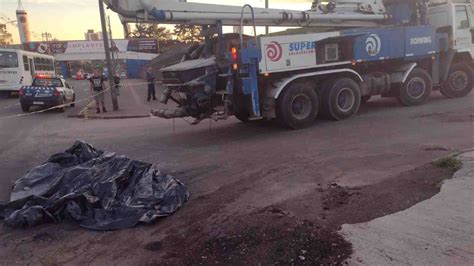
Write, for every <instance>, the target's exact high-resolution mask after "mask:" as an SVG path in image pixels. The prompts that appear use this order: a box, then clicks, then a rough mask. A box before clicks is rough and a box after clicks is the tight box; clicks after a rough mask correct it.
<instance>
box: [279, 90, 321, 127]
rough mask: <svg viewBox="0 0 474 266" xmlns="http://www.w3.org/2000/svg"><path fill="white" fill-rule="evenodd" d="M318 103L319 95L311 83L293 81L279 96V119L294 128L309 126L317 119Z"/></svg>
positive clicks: (283, 123)
mask: <svg viewBox="0 0 474 266" xmlns="http://www.w3.org/2000/svg"><path fill="white" fill-rule="evenodd" d="M318 105H319V100H318V95H317V94H316V92H315V91H314V89H313V88H312V86H311V85H310V84H309V83H306V82H294V83H291V84H290V85H289V86H288V87H287V88H286V89H285V90H284V91H283V92H282V94H281V95H280V97H278V100H277V104H276V115H277V119H278V121H279V122H280V124H282V125H283V126H286V127H289V128H292V129H300V128H305V127H308V126H310V125H311V124H313V123H314V121H315V120H316V117H317V115H318Z"/></svg>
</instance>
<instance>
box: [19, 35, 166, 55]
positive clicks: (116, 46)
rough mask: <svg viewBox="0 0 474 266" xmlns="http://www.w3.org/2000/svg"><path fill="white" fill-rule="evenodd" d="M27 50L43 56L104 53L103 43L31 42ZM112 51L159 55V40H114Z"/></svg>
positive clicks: (111, 46)
mask: <svg viewBox="0 0 474 266" xmlns="http://www.w3.org/2000/svg"><path fill="white" fill-rule="evenodd" d="M25 49H26V50H27V51H31V52H37V53H41V54H50V55H55V54H84V53H103V52H104V42H103V41H51V42H30V43H27V44H26V45H25ZM110 49H111V50H112V51H114V52H139V53H151V54H157V53H158V40H156V39H132V40H112V41H111V45H110Z"/></svg>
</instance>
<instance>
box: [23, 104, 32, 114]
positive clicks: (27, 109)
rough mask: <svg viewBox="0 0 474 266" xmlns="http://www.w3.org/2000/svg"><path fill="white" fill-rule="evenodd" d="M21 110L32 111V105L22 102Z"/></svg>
mask: <svg viewBox="0 0 474 266" xmlns="http://www.w3.org/2000/svg"><path fill="white" fill-rule="evenodd" d="M21 110H22V111H23V112H25V113H27V112H29V111H30V106H29V105H27V104H24V103H22V104H21Z"/></svg>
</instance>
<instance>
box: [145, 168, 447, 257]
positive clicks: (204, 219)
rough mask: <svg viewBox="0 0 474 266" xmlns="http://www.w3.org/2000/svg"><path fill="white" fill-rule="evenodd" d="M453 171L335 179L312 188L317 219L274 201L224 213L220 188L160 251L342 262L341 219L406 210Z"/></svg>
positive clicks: (346, 250) (345, 251)
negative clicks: (353, 181) (353, 183)
mask: <svg viewBox="0 0 474 266" xmlns="http://www.w3.org/2000/svg"><path fill="white" fill-rule="evenodd" d="M453 173H454V169H453V168H449V167H439V166H437V165H435V164H427V165H424V166H422V167H419V168H416V169H414V170H411V171H408V172H404V173H402V174H400V175H398V176H396V177H393V178H390V179H387V180H386V181H382V182H380V183H378V184H375V185H371V186H363V187H354V188H346V187H341V186H339V185H338V184H336V183H331V184H329V185H328V186H327V188H326V189H323V188H318V189H316V190H315V191H314V192H313V193H317V195H320V196H319V200H320V202H319V203H317V202H313V203H312V204H321V206H322V208H321V212H320V213H319V215H320V219H319V220H314V221H308V220H305V219H300V218H299V217H298V215H295V214H294V213H292V210H285V209H284V208H283V207H281V206H274V205H272V206H268V207H266V208H263V209H260V210H258V211H255V212H252V213H250V214H247V215H237V214H236V215H230V216H225V217H223V216H221V215H218V214H216V213H219V212H220V208H221V207H223V206H225V204H222V203H223V202H225V200H226V199H227V200H231V199H230V198H225V197H222V196H223V195H221V198H216V197H218V195H219V194H220V193H214V194H212V195H207V196H205V197H200V198H198V199H196V204H197V205H196V206H194V207H193V209H199V210H201V211H200V212H199V213H195V214H196V216H195V217H194V218H197V217H199V219H194V220H193V222H192V223H187V224H188V226H187V227H186V228H185V229H183V230H182V231H179V232H178V231H176V232H173V233H170V234H168V236H167V237H165V238H164V239H162V240H160V241H161V243H162V244H163V245H162V246H161V245H160V251H158V253H159V254H161V255H162V259H163V260H162V262H163V263H164V264H184V265H196V264H197V265H216V264H224V265H237V264H238V265H241V264H257V263H258V264H264V265H268V264H283V265H288V264H290V265H291V264H297V265H314V264H321V265H340V264H343V263H344V260H345V259H346V258H348V257H349V256H350V254H351V245H350V243H348V242H346V241H345V240H344V239H343V238H342V237H341V236H340V235H339V234H338V230H339V228H340V226H341V225H342V224H344V223H359V222H365V221H370V220H372V219H375V218H377V217H381V216H384V215H388V214H391V213H395V212H398V211H401V210H404V209H407V208H409V207H411V206H413V205H414V204H416V203H418V202H420V201H423V200H426V199H428V198H430V197H432V196H433V195H435V194H436V193H438V192H439V188H440V186H439V184H440V183H441V182H442V181H443V180H444V179H446V178H450V177H452V175H453ZM234 191H238V187H235V186H234ZM227 192H229V191H227ZM227 196H229V194H227ZM306 198H312V199H318V197H306ZM210 202H213V203H214V204H210ZM216 202H220V204H221V205H216ZM198 205H199V206H200V207H199V206H198ZM204 206H205V207H206V209H204V208H203V207H204ZM188 207H191V206H188ZM209 207H211V208H210V209H209ZM191 213H192V212H190V213H188V214H187V215H192V214H191ZM190 219H192V218H190ZM149 245H150V244H147V246H149ZM147 249H148V248H147ZM148 250H150V249H148Z"/></svg>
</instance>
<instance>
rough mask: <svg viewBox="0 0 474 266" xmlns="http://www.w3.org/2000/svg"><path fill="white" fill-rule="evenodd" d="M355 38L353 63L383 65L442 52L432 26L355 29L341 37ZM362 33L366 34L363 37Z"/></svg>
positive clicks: (343, 32) (344, 32)
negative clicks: (381, 62)
mask: <svg viewBox="0 0 474 266" xmlns="http://www.w3.org/2000/svg"><path fill="white" fill-rule="evenodd" d="M357 33H359V35H356V36H355V37H354V58H353V59H354V60H355V61H357V62H366V61H380V60H385V59H394V58H405V57H412V56H413V57H429V56H431V54H433V53H436V52H437V51H438V50H439V48H438V45H437V43H436V39H437V37H436V31H435V29H434V28H433V27H432V26H408V27H397V28H379V29H352V30H346V31H342V32H341V35H342V36H347V35H355V34H357ZM362 33H363V34H362Z"/></svg>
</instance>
